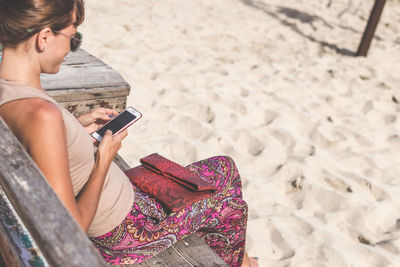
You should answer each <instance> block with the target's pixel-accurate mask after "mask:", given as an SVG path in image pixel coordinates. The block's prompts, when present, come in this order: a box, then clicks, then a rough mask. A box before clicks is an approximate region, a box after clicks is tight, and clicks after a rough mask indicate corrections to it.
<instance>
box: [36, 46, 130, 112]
mask: <svg viewBox="0 0 400 267" xmlns="http://www.w3.org/2000/svg"><path fill="white" fill-rule="evenodd" d="M41 82H42V86H43V88H44V89H45V90H46V91H47V92H48V93H49V95H51V96H52V97H53V98H54V99H55V100H56V101H57V102H58V103H60V104H61V105H63V106H64V107H66V108H67V109H68V110H69V111H70V112H72V113H73V114H74V115H76V116H78V115H80V114H81V113H84V112H86V111H88V110H90V109H93V108H96V107H108V108H113V109H116V110H117V111H122V110H123V109H124V108H125V104H126V99H127V96H128V95H129V92H130V85H129V84H128V83H127V82H126V81H125V80H124V79H123V78H122V76H121V75H120V74H119V73H118V72H116V71H115V70H113V69H112V68H111V67H109V66H107V65H106V64H104V63H103V62H102V61H101V60H99V59H98V58H96V57H94V56H92V55H90V54H89V53H87V52H86V51H84V50H79V51H77V52H76V53H69V54H68V56H67V57H66V58H65V60H64V62H63V63H62V64H61V67H60V71H59V72H58V73H57V74H51V75H48V74H42V75H41Z"/></svg>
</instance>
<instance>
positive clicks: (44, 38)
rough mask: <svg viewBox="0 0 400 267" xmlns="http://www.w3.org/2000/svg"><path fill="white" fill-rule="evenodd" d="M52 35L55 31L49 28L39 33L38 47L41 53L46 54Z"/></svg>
mask: <svg viewBox="0 0 400 267" xmlns="http://www.w3.org/2000/svg"><path fill="white" fill-rule="evenodd" d="M52 34H53V31H52V30H51V29H50V28H49V27H46V28H43V29H41V30H40V32H39V33H38V35H37V39H36V47H37V48H38V50H39V51H40V52H44V51H45V50H46V47H47V45H48V43H49V41H50V39H51V35H52Z"/></svg>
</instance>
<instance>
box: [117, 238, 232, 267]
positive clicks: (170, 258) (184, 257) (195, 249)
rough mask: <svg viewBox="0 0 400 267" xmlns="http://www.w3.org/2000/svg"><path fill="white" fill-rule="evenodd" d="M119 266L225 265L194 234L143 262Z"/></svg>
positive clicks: (184, 266) (191, 266) (188, 266)
mask: <svg viewBox="0 0 400 267" xmlns="http://www.w3.org/2000/svg"><path fill="white" fill-rule="evenodd" d="M117 266H119V267H154V266H160V267H167V266H180V267H193V266H199V267H200V266H202V267H216V266H223V267H227V266H228V265H227V264H226V262H225V261H224V260H223V259H221V258H220V257H219V256H218V255H217V254H216V253H215V252H214V251H213V250H212V249H211V248H210V247H209V246H208V245H207V244H206V242H204V241H203V240H202V239H201V238H200V237H198V236H197V235H195V234H192V235H190V236H187V237H185V238H183V239H182V240H180V241H178V242H177V243H176V244H174V245H173V246H171V247H170V248H168V249H166V250H164V251H162V252H160V253H159V254H157V255H155V256H153V257H152V258H150V259H148V260H147V261H145V262H141V263H136V264H128V265H117Z"/></svg>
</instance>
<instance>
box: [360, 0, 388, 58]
mask: <svg viewBox="0 0 400 267" xmlns="http://www.w3.org/2000/svg"><path fill="white" fill-rule="evenodd" d="M385 3H386V0H376V1H375V4H374V7H373V8H372V11H371V15H370V16H369V19H368V23H367V26H366V28H365V31H364V34H363V36H362V38H361V42H360V45H359V47H358V50H357V53H356V56H364V57H365V56H366V55H367V53H368V50H369V47H370V45H371V42H372V38H374V34H375V30H376V27H377V26H378V22H379V19H380V17H381V14H382V11H383V7H384V6H385Z"/></svg>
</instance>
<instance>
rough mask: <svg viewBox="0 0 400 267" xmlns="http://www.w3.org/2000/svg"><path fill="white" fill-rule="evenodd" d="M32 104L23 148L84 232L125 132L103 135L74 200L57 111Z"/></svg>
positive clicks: (62, 123) (45, 105)
mask: <svg viewBox="0 0 400 267" xmlns="http://www.w3.org/2000/svg"><path fill="white" fill-rule="evenodd" d="M36 105H38V106H37V107H36V108H35V111H34V112H33V113H32V114H31V116H30V118H29V120H26V124H27V125H25V126H24V129H26V130H23V139H24V141H25V144H26V148H27V150H28V152H29V154H30V155H31V157H32V158H33V160H34V161H35V162H36V164H37V165H38V167H39V168H40V169H41V171H42V172H43V174H44V175H45V177H46V178H47V180H48V182H49V183H50V185H51V187H52V188H53V190H54V191H55V192H56V194H57V196H58V197H59V198H60V200H61V201H62V202H63V204H64V205H65V206H66V208H67V209H68V211H69V212H70V213H71V214H72V216H73V217H74V218H75V220H76V221H77V222H78V224H79V225H80V226H81V228H82V229H83V230H84V231H87V229H88V227H89V226H90V224H91V222H92V220H93V217H94V215H95V213H96V210H97V206H98V203H99V199H100V194H101V191H102V187H103V184H104V179H105V176H106V174H107V172H108V169H109V166H110V164H111V161H112V159H113V158H114V156H115V154H116V153H117V151H118V149H119V148H120V146H121V140H122V139H123V138H124V137H125V136H126V134H127V133H126V132H124V133H122V134H121V135H117V136H115V137H113V136H112V135H111V134H110V133H108V134H106V135H105V136H104V138H103V141H102V142H101V143H100V145H99V149H98V156H97V158H96V161H95V165H94V168H93V170H92V173H91V175H90V177H89V180H88V182H87V184H86V185H85V187H84V188H83V189H82V191H81V192H80V194H79V196H78V198H77V199H75V196H74V193H73V188H72V181H71V177H70V173H69V160H68V149H67V143H66V132H65V126H64V121H63V118H62V114H61V111H60V110H59V109H58V107H56V106H55V105H53V104H51V103H49V102H47V101H40V103H39V104H38V103H36Z"/></svg>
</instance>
